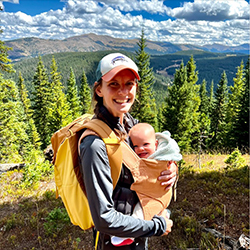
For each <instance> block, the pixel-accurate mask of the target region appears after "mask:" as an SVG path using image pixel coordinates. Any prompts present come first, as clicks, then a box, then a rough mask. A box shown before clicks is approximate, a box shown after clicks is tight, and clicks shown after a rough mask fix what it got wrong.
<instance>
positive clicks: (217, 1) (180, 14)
mask: <svg viewBox="0 0 250 250" xmlns="http://www.w3.org/2000/svg"><path fill="white" fill-rule="evenodd" d="M168 14H169V15H170V16H172V17H175V18H181V19H185V20H188V21H194V20H206V21H224V20H232V19H249V4H248V3H247V2H246V1H242V0H230V1H228V0H210V1H206V0H195V1H194V2H193V3H191V2H185V3H184V5H183V7H179V8H175V9H173V10H170V11H169V12H168Z"/></svg>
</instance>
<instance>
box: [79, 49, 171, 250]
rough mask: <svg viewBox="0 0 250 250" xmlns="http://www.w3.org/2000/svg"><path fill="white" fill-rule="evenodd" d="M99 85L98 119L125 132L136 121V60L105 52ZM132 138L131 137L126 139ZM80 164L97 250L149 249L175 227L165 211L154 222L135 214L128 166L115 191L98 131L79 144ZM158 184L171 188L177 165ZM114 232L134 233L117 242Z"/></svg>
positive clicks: (155, 217) (96, 97) (96, 88)
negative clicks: (124, 241)
mask: <svg viewBox="0 0 250 250" xmlns="http://www.w3.org/2000/svg"><path fill="white" fill-rule="evenodd" d="M96 75H97V81H96V82H95V85H94V99H95V101H96V102H97V104H96V107H95V117H94V118H96V119H101V120H102V121H104V122H105V123H106V124H107V125H108V126H109V127H110V128H111V129H112V130H113V131H115V132H116V133H117V131H119V134H121V133H123V134H124V135H126V134H127V133H128V132H129V130H130V128H131V127H133V126H134V125H135V124H136V123H138V121H137V120H135V119H134V118H133V117H131V115H130V114H129V113H128V111H129V110H130V108H131V106H132V104H133V103H134V100H135V95H136V89H137V81H138V80H140V76H139V75H138V68H137V66H136V64H135V63H134V62H133V61H132V60H131V59H129V58H128V57H126V56H125V55H123V54H120V53H112V54H109V55H107V56H105V57H104V58H103V59H102V60H101V61H100V62H99V65H98V68H97V71H96ZM127 141H128V139H127ZM80 163H81V168H82V172H83V179H84V183H85V188H86V192H87V197H88V202H89V206H90V210H91V215H92V218H93V221H94V224H95V229H96V231H98V232H100V234H99V237H98V239H97V240H98V241H97V249H98V250H103V249H109V250H110V249H111V250H112V249H118V248H119V249H121V250H129V249H137V250H139V249H143V250H145V249H147V237H150V236H160V235H166V234H168V233H169V232H170V231H171V227H172V221H171V220H169V219H168V218H167V214H166V213H165V212H163V213H164V214H162V215H161V216H159V215H155V216H154V218H153V219H152V220H150V221H146V220H140V219H136V218H134V217H132V216H131V214H132V212H133V208H134V205H135V204H136V203H137V202H138V197H137V195H136V193H135V192H134V191H132V190H131V189H130V186H131V184H132V183H133V177H132V175H131V173H130V171H129V170H128V169H127V168H126V167H125V166H123V167H122V171H121V175H120V178H119V180H118V184H117V185H116V187H115V189H114V190H113V184H112V179H111V173H110V166H109V161H108V156H107V152H106V147H105V144H104V142H103V141H102V139H101V138H100V137H98V136H96V135H89V136H86V137H85V138H83V140H82V142H81V144H80ZM158 179H159V181H160V182H159V183H161V185H162V186H160V184H156V185H159V188H166V191H167V190H168V189H170V188H171V187H172V186H173V184H174V181H175V179H176V166H175V165H174V164H172V165H171V166H170V170H166V171H163V172H162V173H161V175H160V176H159V178H158ZM110 235H116V236H119V237H133V238H135V240H134V242H133V243H132V244H130V245H127V246H122V247H115V246H114V245H112V243H111V240H110Z"/></svg>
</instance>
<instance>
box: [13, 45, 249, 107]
mask: <svg viewBox="0 0 250 250" xmlns="http://www.w3.org/2000/svg"><path fill="white" fill-rule="evenodd" d="M110 52H112V51H97V52H65V53H56V54H53V56H54V57H55V60H56V61H57V65H58V70H59V71H60V72H61V76H62V80H61V81H62V83H63V85H64V86H65V87H66V83H67V79H68V78H69V74H70V67H72V68H73V70H74V73H75V78H76V84H77V85H78V86H79V85H80V79H81V74H82V71H83V70H84V72H85V74H86V76H87V79H88V83H89V85H90V86H92V85H93V83H94V81H95V68H96V66H97V63H98V61H99V60H100V58H102V57H103V56H104V55H105V54H107V53H110ZM120 52H122V53H124V54H126V55H128V56H130V57H132V58H133V57H134V56H135V54H134V53H129V52H125V51H120ZM191 55H193V56H194V60H195V61H196V67H197V71H198V81H197V84H201V83H202V81H203V80H204V79H205V80H206V82H207V90H209V89H210V87H211V83H212V81H213V83H214V88H215V89H216V88H217V84H218V83H219V80H220V78H221V74H222V72H223V71H225V73H226V74H227V79H228V85H229V86H231V85H233V78H234V77H235V74H236V72H237V67H238V66H239V65H240V64H241V62H242V61H243V63H246V62H247V60H248V55H236V54H224V53H211V52H204V51H198V50H196V51H193V50H192V51H182V52H178V53H174V54H167V55H160V56H156V55H154V56H150V67H152V70H153V72H154V75H155V80H156V82H155V84H154V85H153V89H154V91H155V93H156V96H155V97H156V101H157V105H160V104H161V102H162V101H163V99H164V97H165V95H164V92H165V91H166V89H167V87H166V86H167V85H169V84H170V83H171V82H172V81H173V78H174V74H175V71H176V70H177V69H178V68H179V67H180V64H181V62H182V61H183V62H184V64H186V63H187V62H188V60H189V59H190V57H191ZM51 58H52V55H45V56H43V57H42V60H43V63H44V66H45V68H46V70H47V71H49V69H50V63H51ZM37 63H38V58H29V59H23V60H21V61H19V62H16V63H14V69H15V70H16V73H13V74H11V75H9V77H11V78H12V79H13V80H14V81H17V79H18V74H19V72H21V73H22V76H23V78H24V81H25V84H26V86H27V89H28V91H29V92H31V91H32V83H31V82H32V80H33V76H34V72H35V70H36V66H37Z"/></svg>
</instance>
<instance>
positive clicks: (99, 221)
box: [80, 135, 166, 238]
mask: <svg viewBox="0 0 250 250" xmlns="http://www.w3.org/2000/svg"><path fill="white" fill-rule="evenodd" d="M80 164H81V168H82V173H83V180H84V184H85V188H86V193H87V198H88V202H89V207H90V211H91V215H92V218H93V222H94V224H95V227H96V229H97V230H98V231H100V232H102V233H105V234H110V235H116V236H120V237H134V238H137V237H149V236H154V235H157V236H159V235H162V234H163V233H164V232H165V231H166V221H165V219H164V218H163V217H160V216H155V217H154V218H153V219H152V220H150V221H146V220H141V219H137V218H134V217H132V216H129V215H124V214H122V213H120V212H118V211H116V210H115V209H114V202H113V199H112V194H113V184H112V178H111V171H110V166H109V160H108V156H107V151H106V146H105V144H104V142H103V141H102V139H101V138H99V137H98V136H94V135H89V136H87V137H85V138H84V139H83V140H82V142H81V144H80Z"/></svg>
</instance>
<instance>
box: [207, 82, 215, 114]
mask: <svg viewBox="0 0 250 250" xmlns="http://www.w3.org/2000/svg"><path fill="white" fill-rule="evenodd" d="M208 100H209V101H208V114H209V116H210V117H211V114H212V112H213V107H214V81H213V80H212V82H211V85H210V91H209V98H208Z"/></svg>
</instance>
